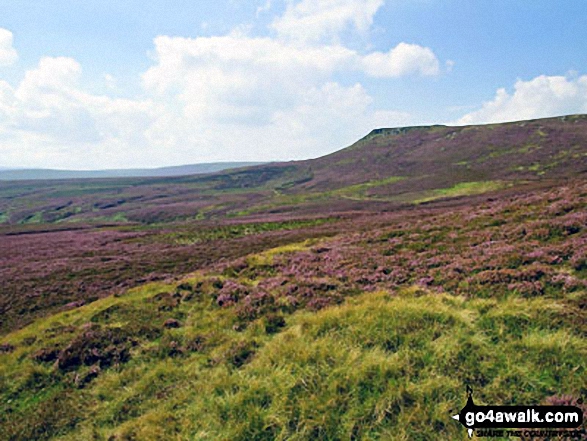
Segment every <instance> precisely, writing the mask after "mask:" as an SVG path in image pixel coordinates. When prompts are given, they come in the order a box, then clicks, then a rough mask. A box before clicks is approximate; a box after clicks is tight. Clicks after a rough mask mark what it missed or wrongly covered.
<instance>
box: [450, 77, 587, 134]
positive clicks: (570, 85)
mask: <svg viewBox="0 0 587 441" xmlns="http://www.w3.org/2000/svg"><path fill="white" fill-rule="evenodd" d="M572 113H587V75H584V76H580V77H576V78H572V77H564V76H546V75H541V76H539V77H536V78H534V79H532V80H530V81H522V80H518V81H516V84H515V85H514V92H513V93H512V94H510V93H508V92H507V91H506V89H499V90H497V92H496V94H495V98H494V99H493V100H492V101H489V102H486V103H484V104H483V106H482V107H481V109H478V110H476V111H474V112H471V113H468V114H466V115H464V116H463V117H462V118H461V119H460V120H459V121H457V123H458V124H479V123H490V122H505V121H517V120H524V119H533V118H544V117H549V116H557V115H564V114H572Z"/></svg>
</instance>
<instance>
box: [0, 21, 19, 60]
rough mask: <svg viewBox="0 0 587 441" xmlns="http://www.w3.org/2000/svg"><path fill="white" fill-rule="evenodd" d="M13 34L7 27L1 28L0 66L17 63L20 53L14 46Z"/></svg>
mask: <svg viewBox="0 0 587 441" xmlns="http://www.w3.org/2000/svg"><path fill="white" fill-rule="evenodd" d="M12 42H13V35H12V32H10V31H9V30H7V29H3V28H0V66H10V65H12V64H14V63H16V60H17V59H18V54H17V53H16V49H14V48H13V47H12Z"/></svg>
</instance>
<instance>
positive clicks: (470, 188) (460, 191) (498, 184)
mask: <svg viewBox="0 0 587 441" xmlns="http://www.w3.org/2000/svg"><path fill="white" fill-rule="evenodd" d="M511 185H513V183H507V182H503V181H473V182H461V183H459V184H456V185H454V186H453V187H449V188H440V189H437V190H432V191H430V192H428V194H427V195H426V196H424V197H421V198H419V199H415V200H414V201H413V203H414V204H421V203H424V202H430V201H434V200H436V199H442V198H454V197H459V196H472V195H476V194H483V193H487V192H490V191H497V190H500V189H503V188H505V187H508V186H511Z"/></svg>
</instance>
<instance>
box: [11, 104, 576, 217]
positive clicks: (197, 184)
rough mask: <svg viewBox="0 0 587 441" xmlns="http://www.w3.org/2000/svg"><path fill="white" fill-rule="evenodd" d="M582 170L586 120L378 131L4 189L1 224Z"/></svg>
mask: <svg viewBox="0 0 587 441" xmlns="http://www.w3.org/2000/svg"><path fill="white" fill-rule="evenodd" d="M586 171H587V116H584V115H575V116H566V117H559V118H548V119H541V120H535V121H524V122H515V123H507V124H495V125H486V126H465V127H444V126H431V127H413V128H403V129H378V130H376V131H374V132H372V133H371V134H369V135H368V136H366V137H365V138H364V139H362V140H359V141H358V142H357V143H355V144H353V145H352V146H350V147H348V148H346V149H343V150H340V151H338V152H335V153H332V154H330V155H327V156H324V157H321V158H318V159H311V160H306V161H291V162H287V163H272V164H265V165H258V166H254V167H247V168H243V169H238V170H233V171H230V170H229V171H223V172H219V173H213V174H207V175H203V176H199V175H192V176H182V177H166V178H143V179H136V178H134V179H133V178H119V179H106V180H94V181H92V180H77V181H76V180H69V181H48V182H46V183H45V182H27V183H19V182H6V183H4V184H2V186H0V222H4V223H8V224H13V225H14V224H22V223H25V224H28V223H38V222H58V221H59V222H61V221H68V222H69V221H76V222H88V221H101V222H103V221H117V222H119V221H130V222H141V223H153V222H168V221H171V220H188V219H209V218H214V217H217V216H225V215H229V216H242V215H252V214H256V213H257V214H263V213H268V212H280V213H298V214H300V213H301V214H304V215H305V214H310V213H312V212H315V211H319V212H321V213H324V212H343V211H355V210H366V209H367V210H374V211H380V210H382V209H391V208H392V207H397V206H402V205H405V204H414V203H416V204H418V203H423V202H429V201H432V200H436V199H443V198H451V197H459V196H468V195H474V194H483V193H487V192H491V191H497V190H506V189H508V188H517V187H519V186H521V185H543V184H545V185H550V184H549V183H550V182H559V181H560V180H562V179H567V178H575V177H580V176H584V173H585V172H586ZM15 195H18V198H15V197H14V196H15Z"/></svg>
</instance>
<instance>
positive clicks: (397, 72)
mask: <svg viewBox="0 0 587 441" xmlns="http://www.w3.org/2000/svg"><path fill="white" fill-rule="evenodd" d="M363 66H364V69H365V72H367V73H368V74H369V75H371V76H373V77H400V76H403V75H409V74H412V73H417V74H421V75H438V73H439V72H440V68H439V62H438V58H436V55H434V52H432V50H431V49H430V48H427V47H422V46H418V45H417V44H408V43H400V44H398V45H397V46H396V47H395V48H393V49H392V50H390V51H389V52H387V53H382V52H374V53H371V54H368V55H367V56H365V57H364V58H363Z"/></svg>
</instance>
